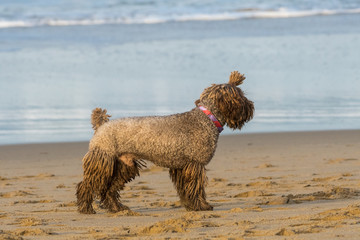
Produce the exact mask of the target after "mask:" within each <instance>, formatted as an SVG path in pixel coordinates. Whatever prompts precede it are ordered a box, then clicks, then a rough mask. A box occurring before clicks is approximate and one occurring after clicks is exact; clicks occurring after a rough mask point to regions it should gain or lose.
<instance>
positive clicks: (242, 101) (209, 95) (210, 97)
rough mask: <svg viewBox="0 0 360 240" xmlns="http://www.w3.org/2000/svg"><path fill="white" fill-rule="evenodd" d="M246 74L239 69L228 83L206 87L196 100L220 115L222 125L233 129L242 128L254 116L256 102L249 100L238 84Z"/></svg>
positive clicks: (198, 103) (232, 74)
mask: <svg viewBox="0 0 360 240" xmlns="http://www.w3.org/2000/svg"><path fill="white" fill-rule="evenodd" d="M244 80H245V76H244V75H243V74H240V73H239V72H237V71H234V72H232V73H231V75H230V80H229V83H228V84H213V85H212V86H211V87H208V88H206V89H205V90H204V91H203V92H202V93H201V95H200V99H199V100H197V101H196V103H197V105H205V106H208V107H209V110H210V111H211V112H212V113H214V114H215V116H216V117H218V120H219V121H220V122H221V123H222V125H225V124H226V125H227V126H228V127H229V128H232V129H241V128H242V127H243V126H244V124H245V123H246V122H248V121H250V120H251V119H252V118H253V113H254V103H253V102H252V101H250V100H248V99H247V98H246V97H245V95H244V93H243V91H242V90H241V89H240V88H238V87H237V86H238V85H240V84H242V83H243V81H244Z"/></svg>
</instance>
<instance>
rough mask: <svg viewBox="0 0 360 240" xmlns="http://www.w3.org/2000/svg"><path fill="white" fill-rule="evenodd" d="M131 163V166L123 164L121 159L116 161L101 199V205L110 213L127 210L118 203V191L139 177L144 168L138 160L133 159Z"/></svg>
mask: <svg viewBox="0 0 360 240" xmlns="http://www.w3.org/2000/svg"><path fill="white" fill-rule="evenodd" d="M131 163H132V164H127V163H124V162H123V157H119V159H118V160H117V161H116V164H115V169H114V176H113V179H112V181H111V185H110V187H109V188H108V190H107V192H106V194H104V195H103V196H102V198H101V203H102V205H103V206H104V207H105V208H107V209H108V210H109V211H110V212H119V211H123V210H128V209H129V208H128V207H127V206H125V205H123V204H122V203H121V202H120V193H119V191H121V190H123V189H124V186H125V184H126V183H128V182H130V181H132V180H133V179H134V178H135V177H136V176H139V175H140V173H139V170H140V169H141V168H142V167H144V166H145V164H144V163H143V162H142V161H140V160H135V159H133V160H132V161H131Z"/></svg>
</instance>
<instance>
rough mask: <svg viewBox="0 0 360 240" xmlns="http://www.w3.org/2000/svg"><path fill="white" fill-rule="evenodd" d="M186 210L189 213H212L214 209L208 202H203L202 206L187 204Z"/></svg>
mask: <svg viewBox="0 0 360 240" xmlns="http://www.w3.org/2000/svg"><path fill="white" fill-rule="evenodd" d="M185 209H186V210H187V211H212V210H213V209H214V207H213V206H211V205H210V204H209V203H207V202H202V203H200V204H195V205H188V204H186V205H185Z"/></svg>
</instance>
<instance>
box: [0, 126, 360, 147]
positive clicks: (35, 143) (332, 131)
mask: <svg viewBox="0 0 360 240" xmlns="http://www.w3.org/2000/svg"><path fill="white" fill-rule="evenodd" d="M357 131H360V129H331V130H299V131H273V132H271V131H269V132H242V131H240V132H237V133H226V132H225V133H222V134H220V138H223V137H225V138H226V137H230V136H248V135H249V136H252V135H264V136H267V135H274V134H275V135H278V134H279V135H288V134H326V133H334V134H335V133H341V132H344V133H347V132H357ZM91 137H92V136H91ZM90 139H91V138H90ZM90 139H89V140H88V141H86V140H76V141H49V142H20V143H9V144H6V143H5V144H4V143H0V148H2V147H15V146H18V147H20V146H28V145H33V146H37V145H57V144H81V145H82V144H89V141H90Z"/></svg>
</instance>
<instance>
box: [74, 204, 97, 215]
mask: <svg viewBox="0 0 360 240" xmlns="http://www.w3.org/2000/svg"><path fill="white" fill-rule="evenodd" d="M78 212H79V213H82V214H95V213H96V212H95V210H94V209H93V208H92V206H90V207H83V208H79V209H78Z"/></svg>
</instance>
